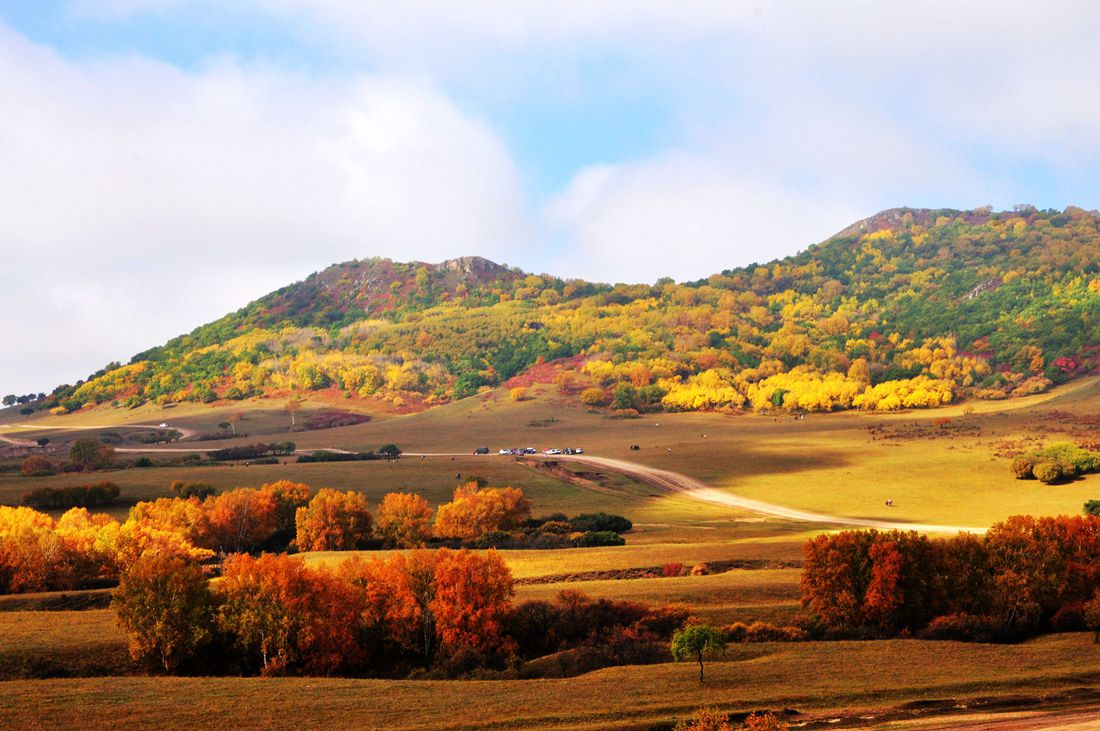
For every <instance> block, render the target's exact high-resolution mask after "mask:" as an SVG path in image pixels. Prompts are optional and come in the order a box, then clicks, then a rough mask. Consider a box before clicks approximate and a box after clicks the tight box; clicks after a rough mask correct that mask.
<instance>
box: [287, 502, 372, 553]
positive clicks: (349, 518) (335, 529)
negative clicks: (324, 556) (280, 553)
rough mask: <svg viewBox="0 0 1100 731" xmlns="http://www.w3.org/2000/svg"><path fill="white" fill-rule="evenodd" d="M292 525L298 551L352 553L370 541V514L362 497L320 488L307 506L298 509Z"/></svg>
mask: <svg viewBox="0 0 1100 731" xmlns="http://www.w3.org/2000/svg"><path fill="white" fill-rule="evenodd" d="M295 522H296V524H297V527H298V537H297V538H296V539H295V543H296V544H297V546H298V550H300V551H351V550H355V549H356V548H363V547H364V545H365V543H366V541H367V540H368V539H369V538H370V532H371V514H370V511H369V510H367V499H366V498H365V497H363V495H362V494H361V493H358V492H353V491H351V490H349V491H348V492H339V491H337V490H330V489H328V488H322V489H321V490H318V491H317V494H316V495H314V496H313V499H312V500H310V501H309V505H307V506H306V507H304V508H298V512H297V517H296V519H295Z"/></svg>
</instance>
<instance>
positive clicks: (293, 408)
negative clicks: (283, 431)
mask: <svg viewBox="0 0 1100 731" xmlns="http://www.w3.org/2000/svg"><path fill="white" fill-rule="evenodd" d="M283 408H284V409H286V410H287V412H288V413H289V414H290V425H291V426H295V425H296V424H297V423H298V422H297V420H296V419H295V416H294V415H295V414H296V413H297V412H298V411H299V410H300V409H301V408H302V403H301V402H300V401H298V400H297V399H290V400H289V401H287V402H286V406H284V407H283Z"/></svg>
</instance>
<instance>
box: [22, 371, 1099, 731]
mask: <svg viewBox="0 0 1100 731" xmlns="http://www.w3.org/2000/svg"><path fill="white" fill-rule="evenodd" d="M532 393H533V395H534V398H533V399H532V400H530V401H524V402H514V401H511V400H510V399H508V398H507V395H506V394H505V393H504V392H503V391H500V392H490V393H487V394H482V395H481V396H478V397H475V398H471V399H467V400H464V401H461V402H458V403H455V404H451V405H448V406H446V407H442V408H439V409H435V410H432V411H428V412H424V413H420V414H414V415H408V416H400V417H396V416H392V415H387V414H379V415H376V417H375V418H374V419H372V421H370V422H368V423H364V424H360V425H357V426H352V427H342V428H338V429H330V430H323V431H315V432H296V433H289V432H288V431H287V426H288V425H287V424H286V423H285V422H286V421H287V415H286V414H285V413H284V412H282V411H281V410H280V409H279V408H278V407H277V406H276V405H273V404H270V403H266V404H265V403H263V402H255V403H252V402H245V403H243V404H233V405H231V406H229V407H226V406H223V407H217V408H211V407H208V406H203V405H198V404H188V405H183V406H180V407H179V408H178V409H173V410H168V411H154V410H152V409H151V408H150V407H143V408H142V409H138V410H137V411H135V412H123V411H121V410H120V411H114V410H107V411H103V412H91V413H80V414H74V415H71V416H66V417H60V418H58V417H49V418H48V419H45V420H43V421H41V422H37V421H36V422H33V423H31V422H28V423H25V424H23V425H22V428H20V429H18V430H9V429H7V428H5V429H4V431H5V432H6V433H9V434H16V433H18V435H19V436H20V437H22V438H27V437H33V436H35V435H37V434H44V435H47V436H50V437H51V439H55V440H56V441H57V443H59V444H62V445H63V444H64V443H65V440H66V439H69V438H72V437H73V436H74V435H76V434H78V433H79V434H82V435H83V434H89V433H92V434H94V433H95V431H94V430H92V431H83V430H82V431H80V432H76V431H73V432H69V433H65V432H59V431H52V430H37V431H36V427H35V425H36V424H37V425H38V426H41V425H64V424H76V425H79V426H99V427H105V426H107V425H109V424H114V423H115V422H114V419H115V418H116V415H123V416H125V417H126V418H127V420H128V421H129V422H130V423H143V424H148V423H160V422H162V421H167V422H169V423H172V424H173V425H178V426H182V427H185V428H190V429H195V430H196V431H199V432H208V431H215V430H217V424H218V423H219V422H220V421H222V420H223V419H224V418H225V416H226V415H227V413H230V412H241V411H243V412H244V420H243V421H242V422H241V424H240V425H239V428H241V429H243V430H247V431H249V432H250V435H249V437H247V438H240V439H236V440H220V441H216V442H208V443H194V444H191V445H189V444H188V442H184V443H183V444H181V445H174V446H175V447H176V448H189V449H205V448H218V447H222V446H229V445H232V444H247V443H252V442H255V441H273V440H280V439H292V440H294V441H296V442H297V443H298V444H299V446H300V447H304V448H320V447H335V448H341V449H354V450H359V449H364V448H377V447H378V446H379V445H380V444H383V443H387V442H393V443H396V444H398V445H399V446H401V448H402V449H404V450H405V451H406V452H412V453H424V454H427V455H431V456H426V457H424V458H423V459H421V458H420V457H418V456H406V457H404V458H402V459H401V460H400V461H398V462H396V463H385V462H354V463H325V464H303V465H299V464H293V463H291V464H286V465H282V464H279V465H252V466H248V467H245V466H241V465H238V466H233V467H230V466H222V467H212V466H204V467H158V468H147V469H128V470H117V471H112V472H108V473H104V474H102V475H100V474H96V475H95V476H94V479H100V478H101V477H102V478H105V479H110V480H112V481H114V482H116V483H118V484H119V485H120V486H121V488H122V500H121V501H120V503H119V504H118V505H117V506H115V507H114V508H113V509H112V510H111V512H112V513H113V514H115V515H116V516H119V517H122V516H124V515H125V514H126V512H127V511H128V509H129V507H130V505H132V504H133V503H134V502H135V501H137V500H146V499H152V498H155V497H161V496H167V495H170V494H171V492H170V490H169V488H168V485H169V484H170V483H171V482H172V481H173V480H177V479H186V480H200V481H206V482H210V483H212V484H214V485H215V486H217V487H218V488H221V489H225V488H231V487H240V486H258V485H260V484H263V483H265V482H271V481H274V480H278V479H290V480H295V481H301V482H306V483H308V484H310V485H311V486H313V487H314V488H317V487H336V488H340V489H345V490H346V489H354V490H359V491H362V492H363V493H364V494H366V495H367V497H368V499H369V500H370V501H371V502H372V503H373V504H375V505H376V504H377V501H378V499H379V498H380V497H381V496H382V494H384V493H385V492H389V491H392V490H409V491H414V492H418V493H420V494H422V495H424V496H425V497H426V498H427V499H428V500H429V501H430V502H431V503H432V504H439V503H441V502H444V501H446V500H448V499H449V498H450V495H451V491H452V490H453V488H454V486H455V484H456V482H458V480H457V479H456V473H458V474H460V475H461V476H462V477H463V478H466V477H471V476H475V475H477V476H483V477H485V478H487V479H488V480H489V481H490V482H491V483H493V484H497V485H504V484H511V485H516V486H520V487H522V488H523V489H524V491H525V493H526V494H527V495H528V496H529V497H530V498H531V499H532V501H533V503H534V510H533V512H534V513H535V514H536V515H544V514H548V513H551V512H564V513H567V514H576V513H580V512H592V511H597V510H604V511H608V512H613V513H619V514H622V515H626V516H627V517H629V518H630V519H631V520H633V521H634V523H635V530H633V531H632V532H631V533H630V534H628V536H627V541H628V544H627V545H626V546H624V547H616V548H592V549H570V550H555V551H504V552H502V553H503V555H504V557H505V560H506V561H507V562H508V564H509V566H510V567H511V569H512V572H513V574H514V575H515V576H516V577H517V578H518V579H522V580H524V583H522V584H521V585H520V586H518V587H517V599H518V600H524V599H534V598H551V597H553V596H554V595H556V594H557V593H558V592H559V591H561V590H562V589H566V588H568V589H578V590H581V591H584V592H585V593H587V594H589V595H591V596H594V597H609V598H615V599H630V600H637V601H645V602H651V603H664V602H676V603H683V604H687V605H689V606H691V607H692V609H693V611H694V612H695V613H696V614H697V615H698V616H699V617H701V618H704V619H707V620H709V621H712V622H715V623H727V622H732V621H736V620H742V621H751V620H755V619H763V620H767V621H772V622H786V621H789V620H790V619H791V618H792V617H793V616H794V615H795V614H796V613H797V611H798V602H797V582H798V570H797V569H796V568H789V567H784V566H791V565H793V564H792V562H797V561H798V559H799V558H800V555H801V551H800V547H801V544H802V543H803V542H804V541H805V539H806V538H807V537H808V536H811V535H813V534H815V533H816V532H818V531H819V530H821V527H819V526H813V525H807V524H801V523H794V522H791V521H784V520H779V519H774V518H762V517H760V516H755V515H751V514H747V513H744V512H740V511H737V510H733V509H729V508H724V507H721V506H715V505H711V504H705V503H700V502H696V501H693V500H690V499H689V498H687V497H684V496H682V495H672V496H670V495H665V494H662V493H660V492H659V491H658V490H657V489H655V488H652V487H649V486H647V485H642V484H639V483H636V482H634V481H632V480H630V479H628V478H626V477H623V476H621V475H616V474H613V473H607V472H604V473H602V474H601V473H599V472H594V471H593V470H591V469H590V468H584V467H581V466H578V465H572V466H569V465H565V464H564V463H563V464H562V465H560V467H562V468H568V469H570V470H572V471H573V473H571V472H562V471H556V472H555V471H551V470H547V469H540V468H536V467H534V466H532V464H531V463H530V461H528V462H526V463H521V462H518V461H517V460H516V459H514V458H511V457H500V456H497V455H496V454H491V455H488V456H480V457H475V456H473V455H471V454H469V452H472V451H473V449H474V448H475V447H478V446H488V447H490V448H491V449H492V450H493V451H494V452H495V450H496V449H498V448H500V447H504V446H508V447H513V446H515V447H526V446H532V447H536V448H538V449H540V450H541V449H543V448H545V447H550V446H557V447H565V446H582V447H584V448H585V450H586V451H587V452H589V453H591V454H596V455H600V456H608V457H614V458H619V459H627V460H633V461H636V462H640V463H643V464H647V465H651V466H654V467H659V468H662V469H668V470H673V471H677V472H681V473H683V474H687V475H690V476H692V477H695V478H697V479H700V480H703V481H705V482H708V483H709V484H712V485H714V486H716V487H719V488H721V489H725V490H729V491H731V492H734V493H736V494H739V495H744V496H747V497H752V498H755V499H759V500H764V501H767V502H772V503H776V504H780V505H786V506H790V507H796V508H802V509H806V510H812V511H816V512H822V513H830V514H836V515H840V516H848V517H860V518H872V519H885V520H892V521H905V520H911V521H914V522H936V523H953V524H973V525H989V524H990V523H992V522H994V521H996V520H999V519H1002V518H1004V517H1006V516H1007V515H1010V514H1014V513H1032V514H1042V513H1048V514H1056V513H1078V512H1080V510H1081V505H1082V503H1083V502H1084V501H1085V500H1086V499H1090V498H1100V476H1087V477H1085V478H1083V479H1080V480H1078V481H1076V482H1073V483H1070V484H1068V485H1060V486H1044V485H1041V484H1040V483H1038V482H1034V481H1029V482H1023V481H1017V480H1014V479H1012V476H1011V473H1010V472H1009V469H1008V465H1009V459H1010V456H1011V454H1013V453H1017V452H1020V451H1024V450H1027V449H1031V448H1033V447H1035V446H1037V445H1039V444H1042V443H1048V442H1051V441H1057V440H1065V439H1068V440H1071V441H1089V440H1090V439H1091V440H1095V436H1094V430H1095V425H1094V424H1093V423H1092V421H1091V419H1092V417H1093V416H1094V415H1095V414H1096V413H1097V412H1100V379H1092V380H1085V381H1080V382H1077V383H1076V384H1074V385H1073V386H1071V387H1068V388H1063V389H1061V390H1058V391H1055V392H1054V393H1052V394H1047V395H1044V396H1041V397H1037V398H1033V399H1030V400H1020V401H1009V402H998V403H980V404H977V405H976V411H975V412H974V413H967V411H968V409H964V408H963V407H951V408H949V409H942V410H936V411H929V412H916V413H907V414H896V415H874V416H864V415H860V414H854V413H844V414H832V415H811V416H808V417H806V418H805V419H802V420H794V419H791V418H790V417H768V416H750V415H746V416H728V415H717V414H661V415H659V416H657V415H650V416H645V417H643V418H641V419H635V420H618V419H610V418H608V417H607V416H606V415H605V414H604V413H598V412H592V411H588V410H585V409H582V408H577V407H576V406H574V405H570V402H568V401H566V400H565V399H563V398H562V397H561V396H560V395H559V394H558V393H557V391H556V389H555V388H554V387H551V386H536V387H535V388H534V389H532ZM328 407H330V405H329V404H322V403H311V404H307V408H306V409H305V410H304V411H308V410H309V409H311V408H317V409H321V408H328ZM944 418H947V419H948V421H947V422H942V419H944ZM0 423H4V418H3V417H0ZM258 435H263V436H262V437H258ZM632 444H637V445H638V446H639V447H640V449H638V450H636V451H635V450H631V449H630V445H632ZM450 453H457V454H456V456H454V457H453V458H452V457H451V456H450ZM439 455H446V456H439ZM585 470H587V472H585ZM574 473H579V474H574ZM88 481H89V476H87V475H59V476H53V477H46V478H24V477H21V476H19V475H17V474H12V473H10V472H9V473H6V474H3V475H0V503H3V504H16V503H18V500H19V497H20V496H21V495H22V494H23V493H25V492H27V491H28V490H29V489H31V488H33V487H37V486H46V485H48V486H60V485H72V484H83V483H86V482H88ZM886 497H891V498H893V500H894V502H895V505H896V507H894V508H892V509H889V508H886V507H885V506H884V504H883V503H884V500H885V498H886ZM375 555H378V554H375ZM346 556H347V554H307V555H305V557H304V558H305V560H306V561H309V562H314V563H331V562H333V561H338V560H342V559H343V558H346ZM731 560H741V561H747V562H754V563H755V564H756V568H754V569H751V570H733V571H727V572H724V573H720V574H715V575H711V576H694V577H691V576H681V577H670V578H629V579H624V578H616V576H615V573H616V572H621V571H625V570H628V569H642V568H646V569H652V568H655V567H661V566H664V565H665V564H668V563H682V564H683V565H684V566H687V567H690V566H692V565H694V564H696V563H700V562H719V561H731ZM585 573H590V574H591V576H585V577H580V578H582V579H583V580H563V578H562V575H563V574H576V575H582V574H585ZM572 578H578V577H572ZM529 581H530V582H535V583H526V582H529ZM47 599H48V598H43V599H42V600H41V601H46V600H47ZM27 601H29V603H24V604H19V603H18V602H16V603H14V604H12V603H11V602H6V603H7V604H8V606H7V609H8V611H0V666H3V667H6V668H8V670H7V671H6V672H3V673H0V677H6V678H12V677H24V676H25V677H32V676H36V675H39V676H40V675H75V676H90V675H97V674H104V673H107V674H112V675H133V674H134V673H137V672H139V669H138V668H135V667H134V666H132V665H131V664H130V663H129V660H128V659H126V656H125V646H124V641H123V638H122V637H121V635H120V634H119V632H118V630H117V629H116V628H115V627H114V625H113V621H112V619H111V617H110V614H109V610H102V609H91V610H88V611H84V612H72V611H53V612H45V611H30V610H32V609H34V608H40V607H41V606H43V605H41V604H40V603H36V602H39V601H40V600H37V599H28V600H27ZM3 609H4V607H3V606H0V610H3ZM12 610H15V611H12ZM708 674H709V675H710V678H709V679H708V681H707V683H706V684H705V686H699V684H698V682H697V680H695V679H694V676H693V674H692V671H691V670H690V668H688V667H686V666H678V665H673V664H665V665H656V666H645V667H628V668H611V669H607V670H603V671H599V672H597V673H592V674H589V675H586V676H582V677H580V678H574V679H570V680H560V681H558V680H553V681H550V680H539V681H522V682H521V681H512V680H493V681H484V682H480V681H450V682H435V681H417V682H413V681H382V680H332V679H253V678H219V679H201V680H199V679H187V678H150V677H127V678H125V679H120V678H112V677H98V678H97V677H88V678H78V679H55V680H42V681H32V680H18V681H7V682H2V683H0V714H2V715H0V718H3V719H4V722H3V723H0V725H5V726H7V725H10V726H12V727H24V726H36V725H42V724H44V723H46V720H47V719H48V723H49V725H65V724H66V723H67V724H70V725H73V724H77V725H80V726H86V725H89V723H91V724H94V725H102V726H107V727H111V726H114V727H121V726H133V725H141V724H144V725H161V726H165V725H166V726H168V727H173V726H174V727H180V728H182V727H189V728H190V727H196V726H206V725H211V724H213V723H218V724H219V725H222V726H225V727H269V728H284V727H285V728H289V727H299V726H301V725H303V724H308V725H311V726H320V725H328V726H333V727H336V728H343V727H371V726H379V727H393V728H440V729H442V728H486V727H489V728H550V727H559V726H570V727H574V728H624V727H626V728H629V727H632V726H633V727H637V728H649V727H652V726H653V724H657V725H658V726H659V725H660V724H667V723H671V722H672V721H673V720H674V719H675V718H681V717H684V716H686V715H688V714H689V713H690V711H691V710H693V709H694V708H696V707H698V706H699V705H701V704H703V703H712V704H717V705H720V706H721V707H723V708H727V709H731V710H738V709H739V710H748V709H751V708H762V707H772V708H780V707H784V706H789V707H795V708H799V709H800V710H803V711H805V712H807V713H811V714H813V713H825V712H834V711H839V710H840V709H848V710H852V711H859V710H860V709H872V708H881V707H886V706H895V705H897V704H900V703H904V702H908V701H918V700H927V699H930V698H943V697H970V696H978V695H1008V694H1019V693H1027V694H1034V693H1038V692H1047V691H1050V692H1060V691H1064V690H1067V689H1071V688H1073V687H1076V686H1080V685H1090V684H1095V683H1096V682H1097V681H1098V680H1100V653H1097V652H1096V651H1095V648H1094V647H1093V646H1092V645H1091V638H1090V637H1087V636H1085V635H1061V636H1054V637H1046V638H1041V639H1039V640H1036V641H1034V642H1029V643H1026V644H1024V645H1015V646H983V645H960V644H954V643H939V642H901V641H897V642H864V643H842V642H841V643H836V642H834V643H803V644H797V645H769V644H760V645H751V646H738V647H735V648H733V649H731V650H730V651H729V653H728V655H727V656H726V657H725V658H724V659H723V660H722V661H720V662H717V663H715V664H714V666H713V671H708ZM241 698H249V699H250V701H249V703H248V704H241V702H240V700H241ZM474 698H476V699H477V703H473V702H472V701H471V699H474ZM475 708H476V710H475ZM84 714H87V715H86V716H85V715H84ZM168 719H170V720H168ZM486 719H494V720H493V722H492V723H491V724H489V723H487V721H486ZM868 723H872V722H870V721H868ZM884 723H885V722H884Z"/></svg>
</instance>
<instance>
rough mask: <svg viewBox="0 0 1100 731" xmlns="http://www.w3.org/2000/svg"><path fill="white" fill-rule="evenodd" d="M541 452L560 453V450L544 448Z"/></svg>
mask: <svg viewBox="0 0 1100 731" xmlns="http://www.w3.org/2000/svg"><path fill="white" fill-rule="evenodd" d="M542 453H543V454H561V450H560V449H544V450H542Z"/></svg>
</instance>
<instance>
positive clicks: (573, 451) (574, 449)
mask: <svg viewBox="0 0 1100 731" xmlns="http://www.w3.org/2000/svg"><path fill="white" fill-rule="evenodd" d="M565 453H566V454H584V450H583V449H581V448H580V447H566V448H565Z"/></svg>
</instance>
